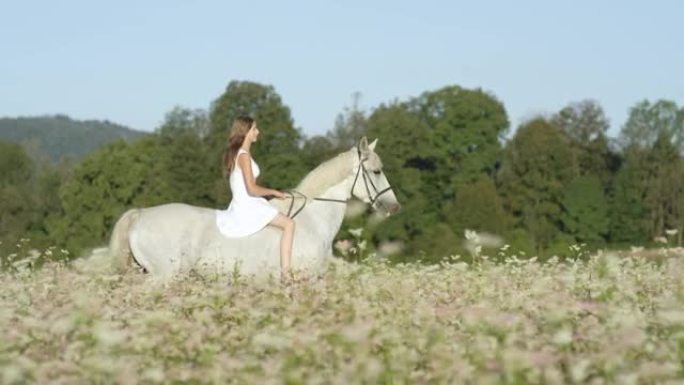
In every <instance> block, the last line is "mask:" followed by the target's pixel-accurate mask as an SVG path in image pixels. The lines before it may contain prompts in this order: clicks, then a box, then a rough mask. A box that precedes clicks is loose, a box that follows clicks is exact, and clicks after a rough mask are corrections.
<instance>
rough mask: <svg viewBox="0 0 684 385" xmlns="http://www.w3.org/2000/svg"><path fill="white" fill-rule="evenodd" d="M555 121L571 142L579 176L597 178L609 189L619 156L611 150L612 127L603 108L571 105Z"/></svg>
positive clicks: (589, 104)
mask: <svg viewBox="0 0 684 385" xmlns="http://www.w3.org/2000/svg"><path fill="white" fill-rule="evenodd" d="M552 121H553V123H554V125H556V126H557V127H559V128H560V129H561V130H562V131H563V132H564V133H565V134H566V135H567V136H568V138H569V139H570V144H571V146H572V149H573V151H574V152H575V154H576V157H577V163H578V164H577V165H578V172H579V174H580V175H596V176H598V177H599V179H600V181H601V184H602V186H603V187H604V189H605V188H607V187H608V185H609V183H610V176H611V174H612V172H614V169H615V168H616V166H615V164H616V159H615V157H616V155H615V154H613V153H612V152H611V150H610V147H609V140H608V136H607V131H608V128H609V127H610V124H609V122H608V118H607V117H606V115H605V113H604V111H603V108H602V107H601V106H600V105H599V104H598V103H597V102H595V101H592V100H583V101H581V102H577V103H571V104H569V105H568V106H566V107H564V108H563V109H562V110H560V111H559V112H558V113H557V114H556V115H554V116H553V119H552Z"/></svg>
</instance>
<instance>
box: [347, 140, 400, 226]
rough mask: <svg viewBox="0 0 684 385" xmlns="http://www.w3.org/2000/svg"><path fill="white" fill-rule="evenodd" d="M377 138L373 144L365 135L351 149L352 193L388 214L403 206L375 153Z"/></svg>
mask: <svg viewBox="0 0 684 385" xmlns="http://www.w3.org/2000/svg"><path fill="white" fill-rule="evenodd" d="M377 143H378V140H377V139H375V140H374V141H373V142H372V143H371V144H368V140H367V139H366V137H365V136H364V137H363V138H361V140H360V141H359V144H358V145H357V146H355V147H353V148H352V149H351V150H350V151H352V152H354V156H353V159H354V166H353V172H354V182H353V185H352V195H353V196H355V197H357V198H359V199H361V200H362V201H364V202H366V203H370V204H371V206H372V207H373V209H375V210H378V209H383V210H384V211H385V213H386V214H387V215H389V214H395V213H397V212H398V211H399V209H400V208H401V205H400V204H399V201H397V197H396V196H395V195H394V191H392V187H391V186H390V184H389V181H388V180H387V177H386V176H385V173H384V172H383V171H382V162H381V161H380V157H379V156H378V154H376V153H375V145H376V144H377Z"/></svg>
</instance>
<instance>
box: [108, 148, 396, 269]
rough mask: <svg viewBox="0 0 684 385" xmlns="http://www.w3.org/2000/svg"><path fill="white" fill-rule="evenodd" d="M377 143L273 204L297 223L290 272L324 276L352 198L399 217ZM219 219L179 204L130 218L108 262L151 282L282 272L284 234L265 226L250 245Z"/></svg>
mask: <svg viewBox="0 0 684 385" xmlns="http://www.w3.org/2000/svg"><path fill="white" fill-rule="evenodd" d="M376 143H377V139H376V140H375V141H373V142H372V143H371V144H370V145H369V144H368V141H367V139H366V137H363V138H361V140H360V142H359V144H358V146H356V147H352V148H351V149H350V150H348V151H345V152H342V153H340V154H339V155H337V156H336V157H334V158H332V159H330V160H328V161H325V162H323V163H322V164H320V165H319V166H318V167H316V168H315V169H314V170H313V171H311V172H310V173H309V174H308V175H307V176H306V177H304V179H303V180H302V182H301V183H300V184H299V185H298V186H297V188H296V189H295V190H293V192H294V193H295V194H296V195H294V194H293V197H292V198H289V199H284V200H278V199H272V200H270V201H269V203H270V204H271V205H273V206H274V207H276V208H278V209H279V210H280V211H281V212H283V213H284V214H288V215H289V216H290V217H294V221H295V222H296V227H295V228H296V230H295V235H294V241H293V245H292V258H291V267H292V268H293V269H307V270H309V271H317V272H320V271H321V270H322V269H323V268H325V266H326V264H327V262H329V261H330V258H331V257H332V243H333V238H334V237H335V235H336V234H337V232H338V231H339V229H340V226H341V225H342V220H343V218H344V213H345V209H346V206H347V202H348V201H349V200H350V198H351V197H352V196H355V197H357V198H359V199H360V200H362V201H363V202H366V203H370V204H371V205H372V206H373V208H374V209H376V210H378V209H383V210H384V213H385V214H386V215H390V214H391V213H396V212H397V211H399V208H400V205H399V203H398V202H397V198H396V196H395V195H394V192H393V191H392V189H391V187H390V185H389V182H388V181H387V178H386V177H385V175H384V173H383V171H382V163H381V161H380V157H378V155H377V154H376V153H375V151H374V150H375V145H376ZM215 216H216V210H214V209H209V208H204V207H196V206H190V205H187V204H181V203H170V204H164V205H160V206H154V207H148V208H142V209H131V210H128V211H127V212H126V213H124V214H123V215H122V216H121V217H120V218H119V220H118V221H117V223H116V225H115V226H114V230H113V232H112V236H111V239H110V243H109V251H110V258H112V259H111V260H112V261H113V262H114V264H115V266H116V267H118V268H119V269H125V268H127V267H129V266H132V265H133V260H135V262H137V263H138V264H139V265H140V266H142V267H143V268H144V269H145V270H147V272H149V273H150V274H152V275H161V276H169V275H174V274H177V273H181V272H186V271H188V270H190V269H196V270H197V271H200V272H219V273H221V272H222V273H225V272H230V271H237V272H239V273H240V274H244V275H260V274H268V273H276V272H278V271H279V269H280V267H279V266H280V237H281V230H279V229H277V228H274V227H272V226H266V227H265V228H263V229H262V230H260V231H258V232H256V233H254V234H252V235H249V236H246V237H242V238H227V237H224V236H223V235H222V234H221V233H220V232H219V230H218V228H217V226H216V220H215Z"/></svg>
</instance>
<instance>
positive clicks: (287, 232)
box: [270, 213, 295, 278]
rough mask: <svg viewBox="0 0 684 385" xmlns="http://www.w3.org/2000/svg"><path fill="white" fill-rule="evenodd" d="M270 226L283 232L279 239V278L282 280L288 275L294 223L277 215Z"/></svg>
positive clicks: (279, 214) (281, 215)
mask: <svg viewBox="0 0 684 385" xmlns="http://www.w3.org/2000/svg"><path fill="white" fill-rule="evenodd" d="M270 224H271V225H273V226H276V227H278V228H280V229H282V230H283V235H282V236H281V237H280V276H281V278H283V277H285V276H287V275H288V274H289V273H290V261H291V258H292V242H293V240H294V230H295V222H294V221H293V220H292V218H290V217H287V216H285V215H283V214H281V213H278V215H276V217H275V218H273V220H272V221H271V222H270Z"/></svg>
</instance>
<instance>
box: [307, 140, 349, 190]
mask: <svg viewBox="0 0 684 385" xmlns="http://www.w3.org/2000/svg"><path fill="white" fill-rule="evenodd" d="M351 154H352V152H350V151H345V152H342V153H340V154H338V155H337V156H335V157H334V158H331V159H328V160H326V161H325V162H323V163H321V164H320V165H318V167H316V168H315V169H313V170H312V171H311V172H309V173H308V174H307V175H306V176H305V177H304V179H302V181H301V182H300V183H299V185H297V187H296V188H295V190H297V191H299V192H301V193H302V194H304V195H306V196H307V197H309V198H313V197H318V196H320V195H321V194H323V193H324V192H325V190H327V189H328V188H330V187H331V186H333V185H335V184H337V183H339V182H341V181H342V180H343V179H344V178H345V177H347V176H348V175H349V173H350V167H349V165H350V162H349V156H350V155H351Z"/></svg>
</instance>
